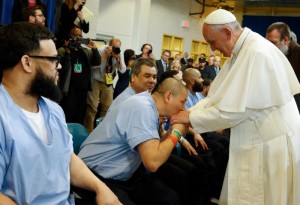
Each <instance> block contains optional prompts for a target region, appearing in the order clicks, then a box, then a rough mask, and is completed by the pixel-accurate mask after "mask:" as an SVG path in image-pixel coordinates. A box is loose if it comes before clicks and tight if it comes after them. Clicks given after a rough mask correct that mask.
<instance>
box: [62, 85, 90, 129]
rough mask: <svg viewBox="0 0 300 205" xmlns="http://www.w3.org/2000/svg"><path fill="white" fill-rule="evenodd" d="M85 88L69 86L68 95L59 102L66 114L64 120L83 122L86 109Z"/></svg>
mask: <svg viewBox="0 0 300 205" xmlns="http://www.w3.org/2000/svg"><path fill="white" fill-rule="evenodd" d="M87 92H88V91H87V90H80V89H74V88H70V90H69V92H68V95H67V96H64V97H63V98H62V100H61V102H60V105H61V107H62V109H63V110H64V113H65V116H66V122H75V123H79V124H83V119H84V115H85V111H86V98H87Z"/></svg>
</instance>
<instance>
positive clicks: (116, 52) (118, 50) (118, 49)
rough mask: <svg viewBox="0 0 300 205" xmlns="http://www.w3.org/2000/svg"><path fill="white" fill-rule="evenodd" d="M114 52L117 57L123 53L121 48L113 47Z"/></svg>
mask: <svg viewBox="0 0 300 205" xmlns="http://www.w3.org/2000/svg"><path fill="white" fill-rule="evenodd" d="M112 52H113V53H114V54H116V55H119V54H120V53H121V49H120V48H119V47H115V46H113V47H112Z"/></svg>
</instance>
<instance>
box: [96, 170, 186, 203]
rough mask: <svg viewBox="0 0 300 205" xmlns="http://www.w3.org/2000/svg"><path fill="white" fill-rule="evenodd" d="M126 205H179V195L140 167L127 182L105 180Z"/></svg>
mask: <svg viewBox="0 0 300 205" xmlns="http://www.w3.org/2000/svg"><path fill="white" fill-rule="evenodd" d="M94 174H95V175H96V176H97V177H99V178H100V179H101V180H102V181H103V182H104V183H106V185H107V186H108V187H109V188H110V189H111V190H112V191H113V192H114V193H115V194H116V195H117V197H118V198H119V200H120V201H121V202H122V203H123V204H124V205H179V204H180V203H179V198H178V195H177V193H176V192H175V191H174V190H173V189H171V188H170V187H168V186H167V185H166V184H164V183H163V182H162V181H160V180H158V179H157V178H155V177H153V176H152V174H150V173H148V172H147V171H146V170H145V168H144V167H143V166H140V167H139V168H138V170H137V171H136V172H135V173H134V174H133V176H132V177H131V178H130V179H129V180H127V181H119V180H112V179H104V178H103V177H101V176H99V175H98V174H97V173H95V172H94Z"/></svg>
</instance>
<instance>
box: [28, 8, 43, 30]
mask: <svg viewBox="0 0 300 205" xmlns="http://www.w3.org/2000/svg"><path fill="white" fill-rule="evenodd" d="M22 15H23V19H24V21H28V22H29V23H35V24H38V25H41V26H45V23H46V18H45V16H44V14H43V10H42V8H41V7H39V6H33V7H27V8H25V9H23V11H22Z"/></svg>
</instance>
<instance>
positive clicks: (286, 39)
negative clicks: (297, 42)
mask: <svg viewBox="0 0 300 205" xmlns="http://www.w3.org/2000/svg"><path fill="white" fill-rule="evenodd" d="M283 42H284V44H285V45H288V44H289V42H290V39H289V38H288V37H287V36H286V37H284V38H283Z"/></svg>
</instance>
